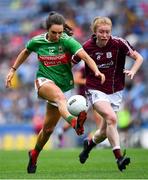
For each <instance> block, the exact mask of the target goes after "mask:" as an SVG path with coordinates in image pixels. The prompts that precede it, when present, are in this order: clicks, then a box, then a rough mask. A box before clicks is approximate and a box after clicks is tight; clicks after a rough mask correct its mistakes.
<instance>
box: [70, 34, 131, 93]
mask: <svg viewBox="0 0 148 180" xmlns="http://www.w3.org/2000/svg"><path fill="white" fill-rule="evenodd" d="M83 48H84V49H85V51H86V52H87V53H88V54H89V55H90V56H91V58H92V59H93V60H94V61H95V62H96V64H97V66H98V69H99V70H100V72H102V73H103V74H104V75H105V78H106V81H105V83H104V84H101V79H99V78H98V77H95V75H94V72H93V71H92V70H91V69H90V68H89V67H88V66H87V65H86V64H85V74H86V87H87V88H88V89H96V90H99V91H102V92H104V93H106V94H112V93H114V92H117V91H120V90H122V89H123V88H124V83H125V82H124V81H125V75H124V73H123V69H124V65H125V59H126V56H128V55H129V54H130V53H132V52H133V51H134V49H133V47H132V46H131V45H130V44H129V42H128V41H126V40H124V39H122V38H119V37H114V36H111V37H110V39H109V41H108V43H107V45H106V46H104V47H101V48H100V47H98V46H97V45H96V37H95V36H94V35H93V36H92V37H91V38H90V39H89V40H87V41H86V42H85V43H84V45H83ZM79 61H80V59H79V58H78V57H74V58H73V62H74V63H78V62H79Z"/></svg>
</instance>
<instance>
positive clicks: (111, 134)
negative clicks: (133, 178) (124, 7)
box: [73, 17, 143, 171]
mask: <svg viewBox="0 0 148 180" xmlns="http://www.w3.org/2000/svg"><path fill="white" fill-rule="evenodd" d="M92 31H93V35H92V37H91V38H90V39H88V40H87V41H86V42H85V43H84V45H83V48H84V50H85V51H86V52H87V53H88V54H89V55H91V57H92V58H93V59H94V60H95V62H96V64H97V66H98V68H99V70H100V71H101V72H102V73H103V74H104V75H105V77H106V81H105V83H104V84H101V81H100V79H98V78H96V77H95V76H94V74H93V73H91V69H90V68H89V66H88V65H87V64H86V67H85V72H86V73H85V74H86V89H87V90H86V94H87V97H88V99H89V100H90V102H91V104H92V107H93V108H94V109H95V110H96V111H97V112H98V113H99V114H100V115H101V116H102V117H103V123H102V124H101V126H100V128H99V129H98V130H97V131H96V133H95V134H94V136H93V138H92V139H90V140H89V139H85V140H84V149H83V151H82V152H81V153H80V155H79V158H80V162H81V163H85V161H86V160H87V158H88V156H89V153H90V151H91V150H92V148H93V147H95V146H96V145H97V144H98V143H100V142H102V141H104V140H105V139H106V138H108V140H109V142H110V144H111V146H112V150H113V153H114V156H115V159H116V161H117V165H118V168H119V170H120V171H122V170H123V169H126V166H127V165H128V164H129V163H130V158H129V157H125V154H122V153H121V149H120V140H119V134H118V131H117V115H116V112H117V111H118V110H119V107H120V104H121V101H122V93H123V88H124V79H125V75H127V76H128V77H129V78H131V79H133V78H134V76H135V74H136V73H137V71H138V69H139V68H140V66H141V64H142V62H143V58H142V56H141V55H140V54H139V53H138V52H137V51H136V50H135V49H134V48H133V47H132V46H131V45H130V44H129V42H127V41H126V40H125V39H122V38H120V37H115V36H112V35H111V31H112V22H111V20H110V19H109V18H108V17H96V18H95V19H94V21H93V23H92ZM126 56H129V57H130V58H131V59H133V60H134V63H133V65H132V67H131V68H130V69H129V70H128V69H124V65H125V60H126ZM77 61H79V58H78V57H77V56H76V57H75V58H74V60H73V62H75V63H77Z"/></svg>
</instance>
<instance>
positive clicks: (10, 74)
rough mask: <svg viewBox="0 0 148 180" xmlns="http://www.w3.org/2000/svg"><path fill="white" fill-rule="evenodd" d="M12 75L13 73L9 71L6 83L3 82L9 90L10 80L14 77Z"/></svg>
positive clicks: (11, 70)
mask: <svg viewBox="0 0 148 180" xmlns="http://www.w3.org/2000/svg"><path fill="white" fill-rule="evenodd" d="M14 73H15V71H14V70H13V69H10V71H9V73H8V75H7V77H6V81H5V86H6V88H9V87H11V86H12V84H11V81H12V78H13V76H14Z"/></svg>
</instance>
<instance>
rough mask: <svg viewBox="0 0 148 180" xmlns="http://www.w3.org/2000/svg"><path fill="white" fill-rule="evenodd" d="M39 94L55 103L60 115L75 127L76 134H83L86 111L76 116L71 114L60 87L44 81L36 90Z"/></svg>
mask: <svg viewBox="0 0 148 180" xmlns="http://www.w3.org/2000/svg"><path fill="white" fill-rule="evenodd" d="M38 94H39V96H40V97H42V98H44V99H46V100H48V101H50V102H53V103H55V104H56V105H57V107H58V109H59V112H60V114H61V116H62V117H63V118H64V119H65V120H66V121H67V122H68V123H69V124H70V125H71V126H72V127H73V128H74V129H75V131H76V133H77V134H78V135H81V134H83V133H84V132H83V131H84V128H83V124H84V122H85V120H86V113H85V112H81V113H80V114H79V116H78V118H76V117H74V116H72V115H71V114H70V113H69V111H68V109H67V99H66V97H65V95H64V93H63V92H62V91H61V89H60V88H59V87H58V86H56V84H54V83H53V82H50V81H48V82H46V83H44V84H43V85H42V86H41V87H40V88H39V92H38Z"/></svg>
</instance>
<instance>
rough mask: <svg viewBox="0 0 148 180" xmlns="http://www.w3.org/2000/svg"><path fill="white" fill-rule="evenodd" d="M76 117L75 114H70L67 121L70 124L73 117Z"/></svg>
mask: <svg viewBox="0 0 148 180" xmlns="http://www.w3.org/2000/svg"><path fill="white" fill-rule="evenodd" d="M74 118H75V117H74V116H71V115H70V116H68V117H67V118H66V121H67V122H68V123H69V124H71V121H72V119H74Z"/></svg>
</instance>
